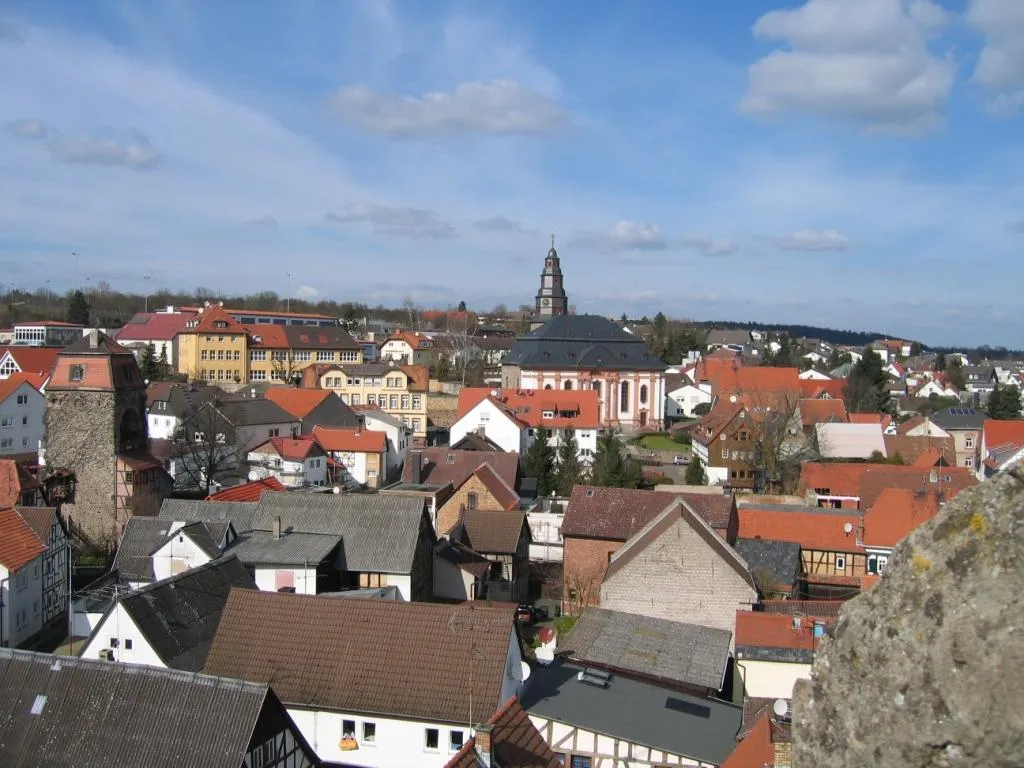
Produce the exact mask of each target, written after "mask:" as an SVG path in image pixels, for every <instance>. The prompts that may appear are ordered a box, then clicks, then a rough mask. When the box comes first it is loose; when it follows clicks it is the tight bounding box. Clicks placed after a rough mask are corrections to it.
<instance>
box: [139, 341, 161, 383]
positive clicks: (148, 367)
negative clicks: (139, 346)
mask: <svg viewBox="0 0 1024 768" xmlns="http://www.w3.org/2000/svg"><path fill="white" fill-rule="evenodd" d="M139 371H140V372H141V373H142V378H143V379H145V380H146V381H157V380H158V379H160V378H162V377H161V376H160V366H159V364H158V363H157V359H156V349H155V348H154V347H153V345H152V344H147V345H146V346H145V347H144V348H143V350H142V354H141V355H139Z"/></svg>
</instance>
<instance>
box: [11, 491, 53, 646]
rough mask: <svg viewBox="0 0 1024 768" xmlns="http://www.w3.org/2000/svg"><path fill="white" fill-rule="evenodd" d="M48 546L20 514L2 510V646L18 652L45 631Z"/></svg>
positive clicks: (15, 511)
mask: <svg viewBox="0 0 1024 768" xmlns="http://www.w3.org/2000/svg"><path fill="white" fill-rule="evenodd" d="M45 552H46V545H45V544H44V543H43V542H42V541H40V540H39V537H38V536H37V535H36V533H35V531H33V530H32V527H31V526H30V525H29V524H28V523H27V522H26V521H25V520H24V518H22V516H21V515H20V514H18V512H17V510H14V509H4V510H0V644H2V645H5V646H10V647H11V648H17V647H19V646H20V645H22V644H23V643H25V642H26V641H27V640H30V639H31V638H32V637H33V635H35V634H36V633H37V632H39V630H41V629H42V628H43V557H44V554H45Z"/></svg>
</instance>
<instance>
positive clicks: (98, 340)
mask: <svg viewBox="0 0 1024 768" xmlns="http://www.w3.org/2000/svg"><path fill="white" fill-rule="evenodd" d="M59 355H60V357H65V356H71V357H74V356H77V355H102V356H109V355H132V356H133V357H134V353H133V352H132V351H131V350H130V349H128V347H122V346H121V345H120V344H118V343H117V342H116V341H114V339H112V338H111V337H110V336H108V335H107V334H105V333H104V332H103V331H89V332H88V333H87V334H85V335H84V336H83V337H82V338H80V339H78V341H76V342H75V343H74V344H69V345H68V346H66V347H64V349H62V350H60V353H59Z"/></svg>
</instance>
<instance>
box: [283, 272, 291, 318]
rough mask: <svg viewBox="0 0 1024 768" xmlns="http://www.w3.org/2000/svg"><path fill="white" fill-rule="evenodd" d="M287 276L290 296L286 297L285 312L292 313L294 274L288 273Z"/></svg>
mask: <svg viewBox="0 0 1024 768" xmlns="http://www.w3.org/2000/svg"><path fill="white" fill-rule="evenodd" d="M285 274H287V275H288V295H287V296H286V297H285V300H284V302H285V310H284V311H285V312H289V313H290V312H291V311H292V273H291V272H286V273H285Z"/></svg>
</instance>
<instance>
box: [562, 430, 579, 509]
mask: <svg viewBox="0 0 1024 768" xmlns="http://www.w3.org/2000/svg"><path fill="white" fill-rule="evenodd" d="M565 432H566V436H565V438H563V439H562V442H561V444H560V445H559V446H558V463H557V464H556V465H555V492H556V493H557V494H558V495H559V496H571V495H572V489H573V487H574V486H577V485H579V484H580V483H581V482H583V476H584V474H585V473H584V471H583V465H582V464H581V463H580V457H579V446H578V445H577V444H576V432H575V430H572V429H567V430H566V431H565Z"/></svg>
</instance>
